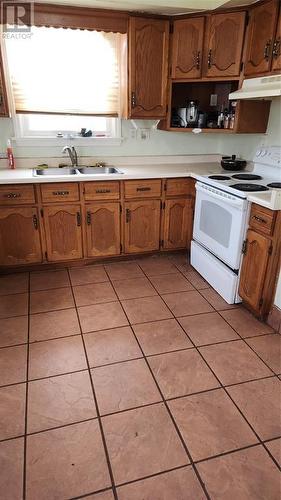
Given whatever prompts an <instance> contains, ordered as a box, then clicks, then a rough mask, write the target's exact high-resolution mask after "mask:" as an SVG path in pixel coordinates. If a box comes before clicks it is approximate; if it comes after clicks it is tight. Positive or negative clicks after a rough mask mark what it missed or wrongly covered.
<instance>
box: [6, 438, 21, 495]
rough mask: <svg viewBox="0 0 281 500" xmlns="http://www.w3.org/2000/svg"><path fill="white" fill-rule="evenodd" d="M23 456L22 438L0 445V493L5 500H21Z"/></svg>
mask: <svg viewBox="0 0 281 500" xmlns="http://www.w3.org/2000/svg"><path fill="white" fill-rule="evenodd" d="M23 454H24V439H23V438H18V439H12V440H11V441H5V442H3V443H0V463H1V467H0V491H1V492H2V493H3V492H5V497H3V498H5V500H21V499H22V498H23Z"/></svg>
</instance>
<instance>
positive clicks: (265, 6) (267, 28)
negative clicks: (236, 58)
mask: <svg viewBox="0 0 281 500" xmlns="http://www.w3.org/2000/svg"><path fill="white" fill-rule="evenodd" d="M278 5H279V2H278V1H277V0H271V1H269V2H266V3H262V4H260V5H257V6H256V7H253V8H252V9H251V10H250V21H249V26H248V35H247V47H246V55H245V67H244V74H245V76H253V77H254V76H256V75H258V74H264V73H267V72H269V71H270V70H271V64H272V51H273V48H274V47H275V51H276V54H280V44H279V47H278V40H279V41H280V33H277V35H276V23H277V15H278ZM275 42H276V43H277V45H275ZM274 63H275V66H274V69H277V68H276V66H278V65H280V57H279V56H278V57H276V56H274V60H273V65H274Z"/></svg>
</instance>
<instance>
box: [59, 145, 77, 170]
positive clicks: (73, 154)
mask: <svg viewBox="0 0 281 500" xmlns="http://www.w3.org/2000/svg"><path fill="white" fill-rule="evenodd" d="M62 153H68V154H69V158H70V160H71V164H72V166H73V167H77V166H78V159H77V152H76V149H75V147H74V146H72V147H70V146H64V148H63V150H62Z"/></svg>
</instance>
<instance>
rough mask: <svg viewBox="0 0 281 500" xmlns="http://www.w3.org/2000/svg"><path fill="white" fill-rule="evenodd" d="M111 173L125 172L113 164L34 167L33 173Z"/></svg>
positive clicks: (53, 174) (49, 174)
mask: <svg viewBox="0 0 281 500" xmlns="http://www.w3.org/2000/svg"><path fill="white" fill-rule="evenodd" d="M81 174H82V175H109V174H123V172H121V170H119V169H118V168H115V167H112V166H102V167H84V166H81V167H79V166H78V167H55V168H34V169H33V175H34V176H35V177H37V176H40V175H44V176H49V177H52V176H62V175H81Z"/></svg>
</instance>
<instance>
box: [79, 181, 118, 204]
mask: <svg viewBox="0 0 281 500" xmlns="http://www.w3.org/2000/svg"><path fill="white" fill-rule="evenodd" d="M119 197H120V186H119V182H116V181H114V182H99V181H96V182H85V183H84V198H85V200H86V201H91V200H119Z"/></svg>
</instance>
